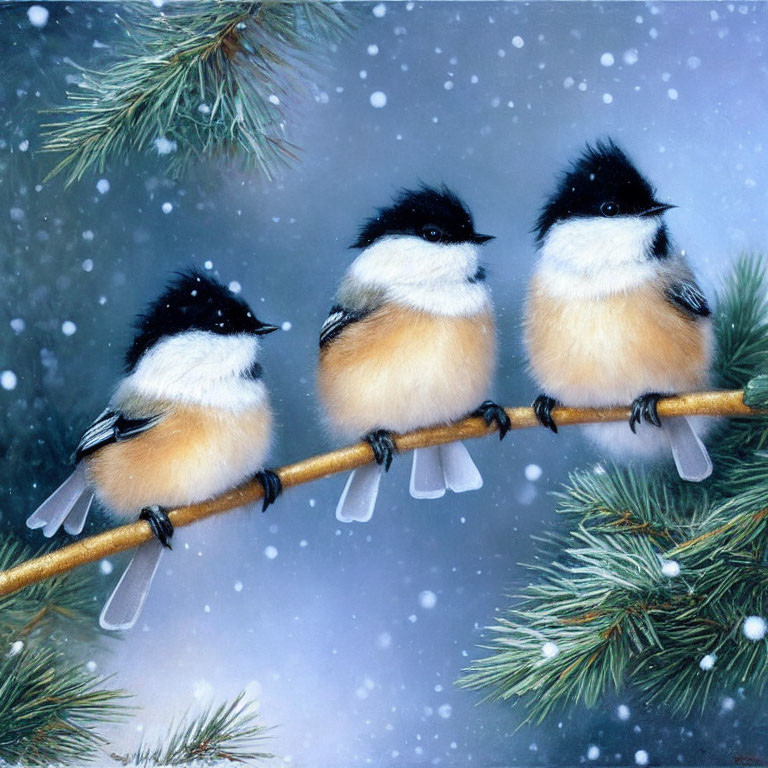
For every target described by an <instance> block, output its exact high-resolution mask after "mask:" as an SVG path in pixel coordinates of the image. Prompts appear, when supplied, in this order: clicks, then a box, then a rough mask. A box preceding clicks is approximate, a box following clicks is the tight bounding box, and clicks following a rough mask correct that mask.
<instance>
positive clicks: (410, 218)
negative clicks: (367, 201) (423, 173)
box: [351, 184, 493, 248]
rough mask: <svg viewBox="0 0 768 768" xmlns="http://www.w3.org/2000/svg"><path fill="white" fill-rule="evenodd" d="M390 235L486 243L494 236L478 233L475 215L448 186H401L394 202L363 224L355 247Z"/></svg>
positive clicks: (367, 244) (365, 246)
mask: <svg viewBox="0 0 768 768" xmlns="http://www.w3.org/2000/svg"><path fill="white" fill-rule="evenodd" d="M387 235H413V236H416V237H421V238H423V239H424V240H428V241H429V242H433V243H437V242H439V243H478V244H479V243H485V242H487V241H488V240H492V239H493V236H492V235H480V234H478V233H477V232H475V225H474V222H473V220H472V214H471V213H470V212H469V208H467V206H466V204H465V203H464V202H463V201H462V200H461V198H460V197H459V196H458V195H456V194H455V193H454V192H452V191H451V190H450V189H448V187H446V186H442V187H439V188H437V187H429V186H427V185H426V184H423V185H422V186H420V187H419V188H418V189H402V190H400V192H398V194H397V195H396V196H395V198H394V200H393V201H392V205H390V206H388V207H386V208H379V212H378V214H377V215H376V216H373V217H372V218H370V219H368V221H366V222H365V224H363V227H362V229H361V230H360V234H359V235H358V237H357V240H356V241H355V242H354V243H353V244H352V246H351V247H352V248H367V247H368V246H369V245H371V244H372V243H374V242H376V240H378V239H379V238H382V237H385V236H387Z"/></svg>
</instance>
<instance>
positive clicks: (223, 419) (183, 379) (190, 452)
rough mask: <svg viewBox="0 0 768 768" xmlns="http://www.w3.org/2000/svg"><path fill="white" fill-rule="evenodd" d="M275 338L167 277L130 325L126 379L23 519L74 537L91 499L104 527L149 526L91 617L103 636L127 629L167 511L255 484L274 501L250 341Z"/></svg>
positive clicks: (205, 287)
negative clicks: (63, 471) (52, 487)
mask: <svg viewBox="0 0 768 768" xmlns="http://www.w3.org/2000/svg"><path fill="white" fill-rule="evenodd" d="M275 330H277V328H276V326H274V325H267V324H265V323H262V322H260V321H259V320H257V319H256V317H255V316H254V314H253V313H252V312H251V310H250V308H249V307H248V305H247V304H246V303H245V301H243V300H242V299H241V298H239V297H237V296H235V295H234V294H232V293H231V292H230V291H229V290H228V289H227V288H225V287H224V286H223V285H221V284H220V283H218V282H217V281H215V280H213V279H211V278H210V277H208V276H206V275H204V274H202V273H200V272H197V271H189V272H186V273H183V274H180V275H179V276H177V278H176V279H175V280H173V281H172V282H171V284H170V285H169V286H168V287H167V289H166V290H165V292H164V293H163V294H162V295H161V296H160V297H159V298H158V299H157V300H156V301H155V302H154V303H153V304H152V305H151V306H150V307H149V309H148V311H147V313H146V314H144V315H142V316H140V317H139V319H138V322H137V333H136V336H135V338H134V339H133V342H132V344H131V346H130V348H129V349H128V352H127V355H126V358H125V368H126V373H125V376H124V378H123V379H122V380H121V381H120V382H119V383H118V385H117V388H116V390H115V393H114V395H113V396H112V399H111V401H110V403H109V407H108V408H107V409H106V410H105V411H104V412H103V413H102V414H101V415H100V416H99V417H98V418H97V419H96V421H94V422H93V424H91V426H90V427H89V428H88V429H87V430H86V431H85V433H84V434H83V436H82V439H81V440H80V443H79V445H78V446H77V449H76V451H75V454H74V462H75V471H74V472H73V473H72V475H71V476H70V477H69V478H68V479H67V480H66V481H65V482H64V483H63V484H62V485H61V486H60V487H59V488H58V490H56V491H55V492H54V493H53V494H52V495H51V496H50V497H49V498H48V499H47V500H46V501H44V502H43V504H42V505H41V506H40V507H38V509H37V510H36V511H35V512H34V513H33V514H32V515H31V516H30V517H29V519H28V520H27V525H28V526H29V527H30V528H42V529H43V534H44V535H45V536H48V537H50V536H53V535H54V533H56V531H57V530H58V529H59V527H60V526H62V525H63V527H64V529H65V530H66V531H67V532H68V533H70V534H73V535H77V534H79V533H80V532H81V531H82V529H83V526H84V525H85V520H86V516H87V514H88V510H89V509H90V506H91V502H92V500H93V498H94V496H95V497H96V498H97V499H98V500H99V502H101V504H102V505H103V506H104V507H105V509H106V510H107V512H108V513H109V514H110V515H111V516H112V517H113V518H114V519H115V520H119V521H121V522H125V521H126V520H131V519H135V518H136V516H137V515H138V517H139V519H141V520H146V521H147V522H148V523H149V525H150V527H151V528H152V532H153V533H154V535H155V538H154V539H152V540H151V541H148V542H146V543H145V544H142V545H141V546H140V547H139V548H138V549H137V550H136V553H135V554H134V556H133V559H132V560H131V562H130V564H129V565H128V567H127V569H126V570H125V572H124V573H123V575H122V578H121V579H120V581H119V582H118V584H117V586H116V587H115V589H114V591H113V592H112V595H111V596H110V598H109V600H108V601H107V603H106V605H105V606H104V609H103V610H102V612H101V616H100V619H99V621H100V624H101V626H102V627H103V628H105V629H129V628H130V627H131V626H133V624H134V623H135V622H136V619H137V618H138V615H139V613H140V611H141V609H142V606H143V605H144V602H145V600H146V597H147V594H148V592H149V588H150V584H151V582H152V578H153V577H154V574H155V571H156V570H157V567H158V564H159V562H160V556H161V555H162V552H163V549H164V548H168V549H170V548H171V537H172V536H173V525H172V524H171V521H170V520H169V518H168V515H167V512H166V510H167V509H171V508H174V507H180V506H185V505H189V504H195V503H198V502H201V501H205V500H206V499H210V498H213V497H215V496H218V495H219V494H221V493H223V492H224V491H227V490H229V489H230V488H233V487H235V486H237V485H239V484H240V483H242V482H244V481H245V480H248V479H250V478H254V477H255V478H256V479H258V480H259V481H260V482H261V484H262V486H263V488H264V509H266V508H267V506H268V505H269V504H270V503H271V502H273V501H274V500H275V499H276V498H277V496H278V495H279V493H280V490H281V485H280V480H279V478H278V476H277V475H276V474H275V473H274V472H271V471H270V470H265V469H264V461H265V458H266V455H267V451H268V448H269V444H270V439H271V433H272V414H271V410H270V405H269V396H268V393H267V389H266V386H265V385H264V381H263V379H262V368H261V365H260V364H259V361H258V358H259V348H260V341H259V336H261V335H263V334H266V333H271V332H272V331H275Z"/></svg>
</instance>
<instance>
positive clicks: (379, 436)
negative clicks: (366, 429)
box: [363, 429, 397, 472]
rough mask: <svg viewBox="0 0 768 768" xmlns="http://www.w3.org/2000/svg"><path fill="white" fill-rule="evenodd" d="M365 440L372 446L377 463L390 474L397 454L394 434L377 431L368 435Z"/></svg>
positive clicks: (382, 430)
mask: <svg viewBox="0 0 768 768" xmlns="http://www.w3.org/2000/svg"><path fill="white" fill-rule="evenodd" d="M363 440H365V442H366V443H368V445H370V446H371V449H372V450H373V458H374V459H375V460H376V463H377V464H378V465H379V466H382V467H384V471H385V472H389V468H390V466H391V465H392V459H393V458H394V456H395V454H396V453H397V448H395V441H394V440H393V439H392V433H391V432H388V431H387V430H386V429H377V430H376V431H375V432H370V433H368V434H367V435H366V436H365V437H364V438H363Z"/></svg>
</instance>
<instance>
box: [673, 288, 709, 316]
mask: <svg viewBox="0 0 768 768" xmlns="http://www.w3.org/2000/svg"><path fill="white" fill-rule="evenodd" d="M664 294H665V296H666V298H667V301H669V302H670V304H672V306H673V307H675V308H676V309H679V310H681V311H683V312H684V313H685V314H686V315H687V316H688V317H693V318H697V317H709V315H711V314H712V311H711V310H710V308H709V304H707V299H706V296H704V294H703V293H702V292H701V289H700V288H699V286H698V285H696V283H695V282H694V281H693V280H678V281H676V282H674V283H671V284H670V285H668V286H667V288H666V289H665V291H664Z"/></svg>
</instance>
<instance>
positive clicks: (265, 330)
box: [254, 323, 280, 336]
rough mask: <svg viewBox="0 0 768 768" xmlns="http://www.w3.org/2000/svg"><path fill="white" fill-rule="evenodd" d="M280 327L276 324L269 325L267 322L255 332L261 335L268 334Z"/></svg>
mask: <svg viewBox="0 0 768 768" xmlns="http://www.w3.org/2000/svg"><path fill="white" fill-rule="evenodd" d="M279 330H280V328H279V327H278V326H276V325H268V324H267V323H262V324H261V325H260V326H259V327H258V328H257V329H256V330H255V331H254V333H257V334H258V335H259V336H266V334H268V333H272V331H279Z"/></svg>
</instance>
